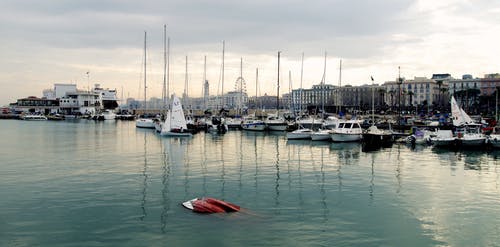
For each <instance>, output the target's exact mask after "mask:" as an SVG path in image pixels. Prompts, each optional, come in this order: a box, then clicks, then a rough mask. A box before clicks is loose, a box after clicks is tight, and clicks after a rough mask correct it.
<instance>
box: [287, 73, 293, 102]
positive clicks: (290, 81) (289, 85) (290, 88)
mask: <svg viewBox="0 0 500 247" xmlns="http://www.w3.org/2000/svg"><path fill="white" fill-rule="evenodd" d="M292 88H293V87H292V71H291V70H289V71H288V93H289V94H290V95H292ZM292 103H293V100H292V98H291V97H290V100H289V101H288V109H293V108H292Z"/></svg>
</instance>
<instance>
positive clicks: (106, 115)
mask: <svg viewBox="0 0 500 247" xmlns="http://www.w3.org/2000/svg"><path fill="white" fill-rule="evenodd" d="M115 118H116V114H115V113H114V112H113V111H112V110H104V111H102V112H101V113H100V114H99V117H98V119H102V120H115Z"/></svg>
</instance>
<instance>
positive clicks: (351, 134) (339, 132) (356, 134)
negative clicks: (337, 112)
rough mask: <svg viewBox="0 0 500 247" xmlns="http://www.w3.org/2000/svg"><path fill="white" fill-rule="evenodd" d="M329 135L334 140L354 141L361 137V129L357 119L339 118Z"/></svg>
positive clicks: (359, 139)
mask: <svg viewBox="0 0 500 247" xmlns="http://www.w3.org/2000/svg"><path fill="white" fill-rule="evenodd" d="M330 137H331V138H332V141H334V142H356V141H361V139H362V138H363V129H361V125H360V124H359V121H357V120H340V121H339V123H338V126H337V128H335V129H333V130H332V132H331V134H330Z"/></svg>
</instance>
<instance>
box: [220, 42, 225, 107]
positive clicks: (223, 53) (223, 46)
mask: <svg viewBox="0 0 500 247" xmlns="http://www.w3.org/2000/svg"><path fill="white" fill-rule="evenodd" d="M225 50H226V41H224V40H223V41H222V87H221V95H222V108H223V107H224V55H225Z"/></svg>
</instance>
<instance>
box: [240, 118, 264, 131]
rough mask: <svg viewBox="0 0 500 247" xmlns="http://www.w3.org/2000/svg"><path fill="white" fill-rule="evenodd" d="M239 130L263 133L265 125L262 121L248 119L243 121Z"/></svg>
mask: <svg viewBox="0 0 500 247" xmlns="http://www.w3.org/2000/svg"><path fill="white" fill-rule="evenodd" d="M241 128H242V129H243V130H253V131H264V130H266V124H265V123H264V121H262V120H258V119H255V118H253V117H249V118H246V119H244V120H243V122H242V123H241Z"/></svg>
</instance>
